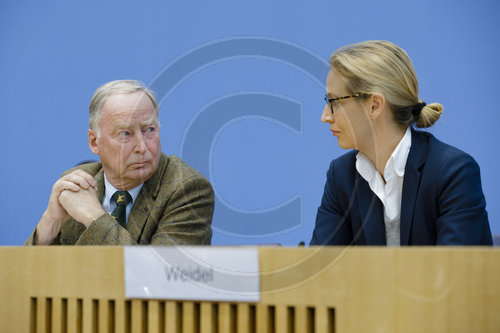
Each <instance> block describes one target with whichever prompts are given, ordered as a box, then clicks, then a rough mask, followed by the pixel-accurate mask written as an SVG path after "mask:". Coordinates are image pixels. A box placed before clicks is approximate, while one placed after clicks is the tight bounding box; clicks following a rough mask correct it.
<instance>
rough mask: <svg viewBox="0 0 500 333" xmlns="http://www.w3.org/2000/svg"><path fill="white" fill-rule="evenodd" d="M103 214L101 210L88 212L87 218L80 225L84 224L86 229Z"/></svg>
mask: <svg viewBox="0 0 500 333" xmlns="http://www.w3.org/2000/svg"><path fill="white" fill-rule="evenodd" d="M104 214H106V212H105V211H104V210H103V209H102V208H101V209H98V210H95V211H92V212H89V214H88V216H87V217H86V218H85V221H82V223H83V224H85V226H86V227H87V228H88V227H89V226H90V225H91V224H92V222H94V221H95V220H97V219H98V218H100V217H101V216H103V215H104Z"/></svg>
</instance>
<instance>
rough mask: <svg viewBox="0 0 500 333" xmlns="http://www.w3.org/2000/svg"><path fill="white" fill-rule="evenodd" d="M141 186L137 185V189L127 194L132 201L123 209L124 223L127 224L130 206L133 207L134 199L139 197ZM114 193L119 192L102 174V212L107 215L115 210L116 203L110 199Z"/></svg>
mask: <svg viewBox="0 0 500 333" xmlns="http://www.w3.org/2000/svg"><path fill="white" fill-rule="evenodd" d="M142 185H143V184H141V185H139V186H137V187H134V188H133V189H131V190H128V191H127V192H128V193H129V194H130V196H131V197H132V201H130V202H129V203H128V204H127V207H126V209H125V212H126V213H125V214H126V215H125V216H126V220H125V221H126V222H128V216H129V214H130V210H131V209H132V206H133V205H134V202H135V199H137V196H138V195H139V192H140V191H141V188H142ZM116 191H119V190H118V189H117V188H116V187H114V186H113V185H111V183H110V182H109V181H108V179H107V178H106V174H104V196H103V198H102V208H103V209H104V211H105V212H106V213H108V214H111V213H112V212H113V210H114V209H115V208H116V202H115V201H114V200H113V199H112V196H113V194H115V192H116Z"/></svg>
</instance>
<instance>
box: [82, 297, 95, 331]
mask: <svg viewBox="0 0 500 333" xmlns="http://www.w3.org/2000/svg"><path fill="white" fill-rule="evenodd" d="M92 303H93V300H92V299H90V298H84V299H83V318H82V325H83V330H82V332H83V333H93V332H94V331H95V330H94V323H93V319H94V316H93V309H92Z"/></svg>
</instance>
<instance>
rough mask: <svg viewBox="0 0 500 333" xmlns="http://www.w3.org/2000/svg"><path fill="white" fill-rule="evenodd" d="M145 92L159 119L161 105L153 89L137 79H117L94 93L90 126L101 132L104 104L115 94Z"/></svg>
mask: <svg viewBox="0 0 500 333" xmlns="http://www.w3.org/2000/svg"><path fill="white" fill-rule="evenodd" d="M136 92H143V93H145V94H146V96H148V97H149V99H150V100H151V102H152V103H153V106H154V108H155V111H156V118H157V119H158V113H159V110H160V109H159V107H158V102H157V101H156V98H155V96H154V93H153V91H151V90H150V89H149V88H148V87H146V86H145V85H144V84H143V83H142V82H139V81H136V80H116V81H111V82H108V83H105V84H103V85H102V86H100V87H99V88H97V90H96V91H95V93H94V96H92V100H91V101H90V106H89V127H90V128H91V129H92V130H94V131H95V132H96V133H97V135H98V136H99V134H100V127H99V121H100V119H101V109H102V105H103V104H104V102H105V101H106V99H107V98H108V97H109V96H111V95H113V94H127V93H136Z"/></svg>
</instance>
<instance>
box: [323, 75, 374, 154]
mask: <svg viewBox="0 0 500 333" xmlns="http://www.w3.org/2000/svg"><path fill="white" fill-rule="evenodd" d="M346 83H347V79H346V78H344V77H343V76H342V75H340V74H338V73H337V72H336V71H335V70H331V71H330V73H328V77H327V79H326V93H327V95H328V97H329V98H335V97H343V96H348V95H352V94H355V93H358V92H357V91H354V92H350V91H347V88H346V86H347V85H346ZM365 109H366V105H365V103H364V102H363V99H362V98H359V97H354V98H347V99H342V100H338V101H335V102H333V113H332V111H331V108H330V106H329V105H328V104H327V105H325V108H324V109H323V114H322V116H321V121H322V122H324V123H329V124H330V131H332V133H333V135H334V136H336V137H337V139H338V144H339V146H340V147H341V148H343V149H357V150H362V147H364V146H366V145H367V144H368V138H370V137H372V135H370V133H372V132H373V131H372V126H371V125H370V121H369V117H368V115H367V110H365ZM360 148H361V149H360Z"/></svg>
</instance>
